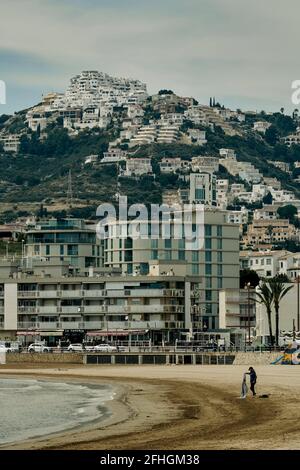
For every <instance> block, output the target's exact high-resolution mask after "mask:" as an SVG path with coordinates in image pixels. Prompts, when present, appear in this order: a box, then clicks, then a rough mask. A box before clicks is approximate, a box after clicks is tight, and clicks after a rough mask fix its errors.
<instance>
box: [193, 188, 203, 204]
mask: <svg viewBox="0 0 300 470" xmlns="http://www.w3.org/2000/svg"><path fill="white" fill-rule="evenodd" d="M195 199H196V200H201V201H202V200H203V199H205V189H203V188H200V189H196V190H195Z"/></svg>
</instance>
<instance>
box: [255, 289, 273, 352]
mask: <svg viewBox="0 0 300 470" xmlns="http://www.w3.org/2000/svg"><path fill="white" fill-rule="evenodd" d="M256 295H257V297H258V299H257V298H256V299H255V300H256V302H259V303H260V304H263V305H264V306H265V308H266V311H267V317H268V325H269V335H270V341H271V346H273V344H274V337H273V332H272V316H271V312H272V303H273V293H272V290H271V289H270V287H269V285H268V283H267V282H266V281H262V282H261V283H260V285H259V291H256Z"/></svg>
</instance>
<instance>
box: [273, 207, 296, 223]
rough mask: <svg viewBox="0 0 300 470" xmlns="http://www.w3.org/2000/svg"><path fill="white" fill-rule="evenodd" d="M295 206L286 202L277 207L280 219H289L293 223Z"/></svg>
mask: <svg viewBox="0 0 300 470" xmlns="http://www.w3.org/2000/svg"><path fill="white" fill-rule="evenodd" d="M297 213H298V211H297V207H295V206H293V205H292V204H287V205H286V206H283V207H278V209H277V214H278V215H279V217H280V218H281V219H289V221H290V222H291V223H293V221H294V219H295V217H296V215H297Z"/></svg>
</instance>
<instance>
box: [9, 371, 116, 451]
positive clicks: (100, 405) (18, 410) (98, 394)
mask: <svg viewBox="0 0 300 470" xmlns="http://www.w3.org/2000/svg"><path fill="white" fill-rule="evenodd" d="M113 396H114V391H113V388H112V387H110V386H109V385H95V386H94V385H83V384H76V383H61V382H52V381H46V380H33V379H28V380H27V379H26V380H25V379H24V380H21V379H6V378H5V379H2V378H1V379H0V444H5V443H9V442H16V441H20V440H23V439H27V438H30V437H38V436H44V435H47V434H51V433H55V432H59V431H63V430H66V429H71V428H74V427H76V426H80V425H82V424H85V423H88V422H91V421H94V420H101V419H104V418H105V417H106V416H108V415H109V414H110V412H109V410H108V409H107V408H106V407H105V406H104V403H105V402H106V401H108V400H111V399H113Z"/></svg>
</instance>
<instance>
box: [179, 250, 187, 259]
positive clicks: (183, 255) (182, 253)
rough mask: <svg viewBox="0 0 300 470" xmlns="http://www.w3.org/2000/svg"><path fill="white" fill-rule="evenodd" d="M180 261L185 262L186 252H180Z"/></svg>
mask: <svg viewBox="0 0 300 470" xmlns="http://www.w3.org/2000/svg"><path fill="white" fill-rule="evenodd" d="M178 259H179V260H180V261H185V251H184V250H180V251H178Z"/></svg>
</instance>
